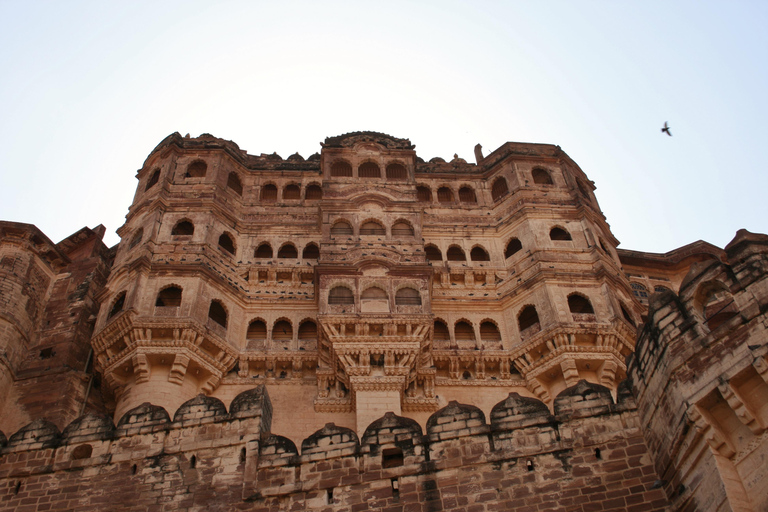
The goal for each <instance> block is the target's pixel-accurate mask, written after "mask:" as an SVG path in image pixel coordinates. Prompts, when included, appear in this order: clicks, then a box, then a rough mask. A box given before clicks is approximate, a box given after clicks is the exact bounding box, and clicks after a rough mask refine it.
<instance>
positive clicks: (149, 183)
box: [144, 169, 160, 192]
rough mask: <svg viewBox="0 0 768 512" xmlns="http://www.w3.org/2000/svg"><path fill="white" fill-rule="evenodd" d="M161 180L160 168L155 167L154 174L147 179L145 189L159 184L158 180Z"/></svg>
mask: <svg viewBox="0 0 768 512" xmlns="http://www.w3.org/2000/svg"><path fill="white" fill-rule="evenodd" d="M158 181H160V169H155V171H154V172H153V173H152V176H150V177H149V180H147V186H146V187H145V188H144V191H145V192H146V191H147V190H149V189H151V188H152V187H154V186H155V185H157V182H158Z"/></svg>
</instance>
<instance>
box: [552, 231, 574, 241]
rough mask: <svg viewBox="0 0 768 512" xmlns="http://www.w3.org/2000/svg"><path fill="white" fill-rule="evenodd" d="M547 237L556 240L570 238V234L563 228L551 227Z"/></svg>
mask: <svg viewBox="0 0 768 512" xmlns="http://www.w3.org/2000/svg"><path fill="white" fill-rule="evenodd" d="M549 239H550V240H558V241H566V240H572V238H571V234H570V233H569V232H567V231H566V230H564V229H563V228H552V229H551V230H550V231H549Z"/></svg>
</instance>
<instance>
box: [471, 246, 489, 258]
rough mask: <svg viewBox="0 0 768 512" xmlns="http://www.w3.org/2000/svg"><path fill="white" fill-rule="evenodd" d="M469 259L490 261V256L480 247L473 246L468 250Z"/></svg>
mask: <svg viewBox="0 0 768 512" xmlns="http://www.w3.org/2000/svg"><path fill="white" fill-rule="evenodd" d="M469 259H470V260H472V261H491V258H490V256H488V253H487V252H486V251H485V249H483V248H482V247H473V248H472V250H471V251H469Z"/></svg>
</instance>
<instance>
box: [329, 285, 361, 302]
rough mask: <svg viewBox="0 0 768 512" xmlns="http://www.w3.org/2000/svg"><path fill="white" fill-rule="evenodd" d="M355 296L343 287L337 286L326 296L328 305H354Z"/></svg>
mask: <svg viewBox="0 0 768 512" xmlns="http://www.w3.org/2000/svg"><path fill="white" fill-rule="evenodd" d="M354 303H355V296H354V295H353V294H352V290H350V289H349V288H345V287H344V286H337V287H336V288H334V289H333V290H331V292H330V293H329V294H328V304H354Z"/></svg>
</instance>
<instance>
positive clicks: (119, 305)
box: [107, 292, 126, 318]
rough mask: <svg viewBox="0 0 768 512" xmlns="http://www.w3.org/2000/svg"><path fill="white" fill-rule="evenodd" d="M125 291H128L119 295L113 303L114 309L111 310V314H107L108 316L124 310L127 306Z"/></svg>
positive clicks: (110, 316)
mask: <svg viewBox="0 0 768 512" xmlns="http://www.w3.org/2000/svg"><path fill="white" fill-rule="evenodd" d="M125 293H126V292H122V293H120V295H118V296H117V298H116V299H115V302H113V303H112V309H110V310H109V315H107V318H112V317H113V316H115V315H116V314H118V313H119V312H121V311H122V310H123V308H124V307H125Z"/></svg>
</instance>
